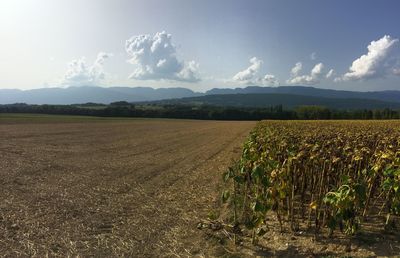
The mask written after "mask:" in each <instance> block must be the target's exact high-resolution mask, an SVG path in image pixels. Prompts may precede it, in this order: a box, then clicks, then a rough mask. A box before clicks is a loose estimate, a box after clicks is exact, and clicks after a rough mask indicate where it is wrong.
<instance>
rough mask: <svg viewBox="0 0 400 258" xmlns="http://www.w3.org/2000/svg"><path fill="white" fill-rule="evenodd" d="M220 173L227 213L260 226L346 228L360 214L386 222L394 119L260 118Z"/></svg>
mask: <svg viewBox="0 0 400 258" xmlns="http://www.w3.org/2000/svg"><path fill="white" fill-rule="evenodd" d="M224 179H225V180H226V181H227V182H232V184H230V187H229V189H227V190H226V191H224V192H223V195H222V197H223V200H224V201H226V202H229V203H230V207H231V208H232V210H233V212H232V220H234V222H235V224H236V225H239V224H244V225H246V226H247V227H248V228H250V229H253V233H254V236H256V235H257V234H258V235H263V234H265V233H266V232H267V231H268V227H267V221H268V220H270V219H271V218H270V217H271V216H272V215H275V216H274V217H276V218H277V220H278V221H279V224H280V226H281V230H283V228H284V227H285V226H287V227H288V228H290V229H291V230H292V231H297V230H300V229H301V228H302V227H307V229H308V230H314V232H315V233H316V234H318V233H319V232H320V230H321V228H327V229H328V230H327V231H328V232H329V235H331V236H332V235H333V233H334V231H335V229H338V228H339V229H340V230H341V231H342V232H344V233H346V234H348V235H353V234H355V233H356V232H357V231H358V230H360V228H361V226H362V224H363V222H364V221H366V220H368V219H370V218H372V217H373V218H379V219H381V221H382V225H383V226H384V227H390V226H393V223H395V218H396V217H397V216H398V215H399V214H400V123H399V122H395V121H263V122H260V123H259V124H258V125H257V126H256V128H255V129H254V130H253V132H252V133H251V134H250V136H249V138H248V140H247V141H246V143H245V145H244V148H243V153H242V156H241V159H240V161H239V162H238V164H237V165H236V166H235V167H232V168H230V169H229V170H228V171H227V172H226V173H225V174H224Z"/></svg>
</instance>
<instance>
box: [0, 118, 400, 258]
mask: <svg viewBox="0 0 400 258" xmlns="http://www.w3.org/2000/svg"><path fill="white" fill-rule="evenodd" d="M399 128H400V122H397V121H368V122H366V121H263V122H260V123H258V124H256V123H254V122H229V121H226V122H221V121H219V122H217V121H194V120H171V119H132V118H131V119H129V118H98V117H80V116H52V115H24V114H14V115H12V114H0V157H1V160H0V161H1V162H0V185H1V187H0V198H1V200H2V201H1V203H0V254H1V255H3V256H8V257H14V256H23V257H26V256H37V257H43V256H46V255H49V256H62V257H65V256H68V255H69V256H83V257H86V256H96V257H115V256H130V257H160V256H161V257H190V256H195V255H197V256H198V257H209V256H224V257H253V256H255V255H259V256H274V257H288V256H290V257H309V256H314V257H320V256H337V255H339V256H356V257H358V256H362V257H364V256H392V255H397V254H399V253H400V243H399V241H400V234H399V232H398V227H399V226H400V221H399V217H398V214H399V207H400V201H399V200H400V187H399V184H400V180H399V174H398V173H399V172H398V171H399V170H398V169H399V165H400V164H399V158H400V157H399V155H400V152H399V146H400V129H399ZM224 180H225V182H224ZM221 195H222V198H221ZM223 201H224V202H225V204H224V203H223ZM235 242H236V244H235Z"/></svg>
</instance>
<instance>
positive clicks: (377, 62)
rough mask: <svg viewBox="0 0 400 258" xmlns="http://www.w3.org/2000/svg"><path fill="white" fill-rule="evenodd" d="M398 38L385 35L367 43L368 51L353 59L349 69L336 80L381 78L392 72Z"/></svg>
mask: <svg viewBox="0 0 400 258" xmlns="http://www.w3.org/2000/svg"><path fill="white" fill-rule="evenodd" d="M398 41H399V40H398V39H393V38H392V37H391V36H389V35H385V36H383V37H382V38H380V39H379V40H377V41H372V42H371V43H370V44H369V45H368V53H367V54H365V55H362V56H360V57H359V58H357V59H356V60H354V61H353V63H352V65H351V66H350V68H349V71H348V72H347V73H345V74H344V75H343V76H341V77H338V78H336V79H335V80H336V81H349V80H352V81H356V80H366V79H373V78H382V77H385V76H386V75H388V74H390V73H392V72H393V65H394V63H395V62H394V60H393V59H396V58H397V59H398V57H395V56H393V55H392V53H393V50H394V49H395V47H396V46H397V45H398Z"/></svg>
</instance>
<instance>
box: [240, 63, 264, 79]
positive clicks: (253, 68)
mask: <svg viewBox="0 0 400 258" xmlns="http://www.w3.org/2000/svg"><path fill="white" fill-rule="evenodd" d="M250 63H251V65H250V66H249V67H247V68H246V69H244V70H243V71H240V72H238V73H237V74H235V76H233V80H235V81H249V80H251V79H253V78H254V76H255V75H256V74H257V73H258V72H259V71H260V68H261V65H262V63H263V61H262V60H260V59H258V58H257V57H252V58H250Z"/></svg>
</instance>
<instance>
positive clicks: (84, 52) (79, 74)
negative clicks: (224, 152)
mask: <svg viewBox="0 0 400 258" xmlns="http://www.w3.org/2000/svg"><path fill="white" fill-rule="evenodd" d="M399 10H400V1H396V0H393V1H391V0H381V1H378V0H376V1H371V0H352V1H350V0H324V1H320V0H301V1H300V0H291V1H289V0H254V1H252V0H241V1H239V0H231V1H227V0H218V1H215V0H201V1H200V0H198V1H190V0H159V1H155V0H142V1H139V0H1V1H0V57H1V58H0V89H34V88H43V87H70V86H82V85H88V86H94V85H95V86H103V87H110V86H130V87H134V86H150V87H154V88H160V87H164V88H165V87H186V88H190V89H192V90H194V91H205V90H208V89H211V88H234V87H245V86H249V85H260V86H287V85H305V86H313V87H318V88H331V89H341V90H343V89H344V90H356V91H371V90H391V89H395V90H400V42H399V38H400V26H399V24H400V14H399Z"/></svg>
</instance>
